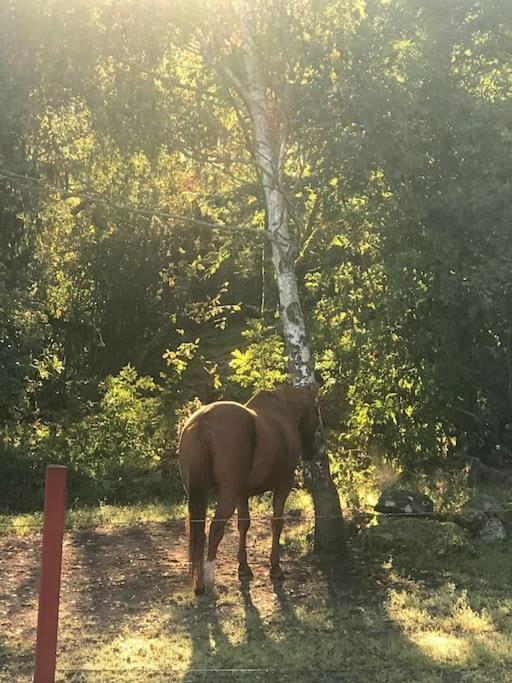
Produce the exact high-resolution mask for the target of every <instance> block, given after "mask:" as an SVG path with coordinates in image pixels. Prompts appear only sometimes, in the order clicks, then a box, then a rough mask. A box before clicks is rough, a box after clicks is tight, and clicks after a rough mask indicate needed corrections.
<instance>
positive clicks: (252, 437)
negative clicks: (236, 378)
mask: <svg viewBox="0 0 512 683" xmlns="http://www.w3.org/2000/svg"><path fill="white" fill-rule="evenodd" d="M317 425H318V412H317V408H316V389H310V388H296V387H292V386H288V385H281V386H278V387H276V388H275V389H273V390H272V391H258V392H257V393H256V394H255V395H254V396H253V397H252V398H251V399H250V401H248V402H247V403H246V404H245V405H242V404H240V403H235V402H232V401H217V402H216V403H211V404H210V405H207V406H204V407H203V408H200V409H199V410H197V411H196V412H195V413H194V414H193V415H192V416H191V417H190V418H189V419H188V421H187V422H186V424H185V426H184V428H183V431H182V433H181V438H180V444H179V462H180V471H181V478H182V480H183V485H184V487H185V490H186V492H187V495H188V510H189V517H190V527H189V535H190V537H189V559H190V575H189V578H190V582H191V584H192V585H193V586H194V589H195V592H196V594H201V593H203V592H204V591H205V588H206V589H208V590H211V589H213V586H214V583H215V558H216V556H217V548H218V546H219V543H220V541H221V540H222V537H223V535H224V528H225V526H226V521H227V520H229V519H230V518H231V516H232V515H233V513H234V511H235V508H237V509H238V530H239V532H240V545H239V550H238V563H239V568H238V575H239V577H240V578H244V577H245V578H251V577H252V572H251V569H250V567H249V565H248V563H247V548H246V537H247V531H248V530H249V525H250V519H249V500H248V499H249V497H250V496H254V495H257V494H260V493H264V492H265V491H273V493H274V498H273V512H274V514H273V518H272V551H271V554H270V576H271V578H272V579H275V580H279V579H282V578H283V570H282V569H281V566H280V564H279V538H280V535H281V530H282V528H283V512H284V505H285V502H286V498H287V497H288V494H289V493H290V489H291V487H292V484H293V479H294V474H295V468H296V467H297V464H298V462H299V458H300V456H301V455H302V457H303V458H304V459H310V458H311V457H312V455H313V447H314V436H315V432H316V428H317ZM210 489H213V490H214V491H215V492H216V494H217V498H218V504H217V509H216V512H215V517H214V519H213V520H212V523H211V525H210V534H209V539H208V556H207V562H206V566H205V565H204V546H205V516H206V508H207V504H208V494H209V491H210Z"/></svg>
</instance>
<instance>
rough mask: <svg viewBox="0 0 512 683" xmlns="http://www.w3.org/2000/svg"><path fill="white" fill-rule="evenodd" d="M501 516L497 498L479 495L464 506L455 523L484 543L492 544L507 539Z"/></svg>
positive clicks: (500, 504) (500, 505)
mask: <svg viewBox="0 0 512 683" xmlns="http://www.w3.org/2000/svg"><path fill="white" fill-rule="evenodd" d="M503 516H504V513H503V504H502V503H501V502H500V501H499V500H498V499H497V498H493V497H492V496H488V495H487V494H484V493H479V494H477V495H475V496H473V497H472V498H470V499H469V500H468V501H467V502H466V503H465V504H464V506H463V508H462V511H461V513H460V514H459V515H458V517H457V519H456V521H457V523H458V524H460V525H461V526H463V527H465V528H466V529H469V530H470V531H471V532H472V533H473V534H474V535H475V536H477V537H478V538H480V539H481V540H482V541H484V542H485V543H493V542H495V541H503V540H505V539H506V538H507V532H506V529H505V525H504V524H503Z"/></svg>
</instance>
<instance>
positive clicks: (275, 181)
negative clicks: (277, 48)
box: [230, 0, 346, 554]
mask: <svg viewBox="0 0 512 683" xmlns="http://www.w3.org/2000/svg"><path fill="white" fill-rule="evenodd" d="M242 12H243V14H242V18H241V33H242V43H243V50H244V70H245V79H244V80H245V82H244V83H241V82H239V81H238V80H237V79H236V77H234V75H233V74H232V73H231V74H230V75H231V78H232V79H233V81H234V85H235V86H236V87H237V88H238V90H239V91H240V92H241V94H242V96H243V98H244V101H245V105H246V107H247V109H248V111H249V115H250V118H251V121H252V126H253V130H254V138H255V157H256V164H257V166H258V169H259V172H260V174H261V179H262V183H263V190H264V195H265V203H266V208H267V221H268V234H269V237H270V243H271V248H272V262H273V265H274V269H275V274H276V280H277V287H278V292H279V303H280V312H281V322H282V326H283V335H284V338H285V344H286V349H287V353H288V357H289V369H290V373H291V376H292V379H293V383H294V385H295V386H311V385H314V384H315V376H314V361H313V355H312V353H311V348H310V345H309V342H308V338H307V334H306V324H305V321H304V315H303V312H302V306H301V302H300V295H299V288H298V285H297V277H296V273H295V259H296V256H297V247H296V244H295V243H294V241H293V239H292V236H291V234H290V229H289V211H288V205H287V199H286V195H285V190H284V183H285V173H284V163H285V154H286V144H287V139H286V138H287V133H286V130H285V125H284V123H283V122H276V121H275V118H276V117H275V116H274V117H272V116H271V112H270V108H269V102H268V96H267V88H266V85H265V82H264V80H263V78H262V76H261V73H260V71H259V60H258V54H257V49H256V46H255V43H254V38H253V33H252V29H253V26H254V21H253V19H252V10H251V4H250V0H248V2H247V3H245V4H244V6H243V8H242ZM319 415H320V414H319ZM304 480H305V484H306V487H307V489H308V491H309V492H310V493H311V495H312V497H313V504H314V508H315V550H316V551H317V552H318V553H320V554H328V553H336V554H340V553H341V554H344V553H345V552H346V548H345V539H344V533H343V519H342V515H341V507H340V502H339V498H338V492H337V491H336V488H335V486H334V484H333V482H332V478H331V473H330V467H329V459H328V457H327V452H326V448H325V433H324V430H323V426H322V422H321V419H320V428H319V430H318V433H317V439H316V448H315V457H314V459H313V460H312V461H311V462H309V463H305V465H304Z"/></svg>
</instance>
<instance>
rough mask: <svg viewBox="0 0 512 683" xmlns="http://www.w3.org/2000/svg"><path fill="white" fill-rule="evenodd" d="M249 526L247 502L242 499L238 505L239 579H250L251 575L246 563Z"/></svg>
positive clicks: (245, 499)
mask: <svg viewBox="0 0 512 683" xmlns="http://www.w3.org/2000/svg"><path fill="white" fill-rule="evenodd" d="M250 526H251V520H250V516H249V501H248V499H247V498H243V499H242V500H241V501H240V502H239V503H238V531H239V533H240V544H239V546H238V577H239V578H240V579H252V577H253V573H252V571H251V568H250V567H249V565H248V563H247V532H248V531H249V527H250Z"/></svg>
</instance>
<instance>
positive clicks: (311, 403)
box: [274, 384, 320, 460]
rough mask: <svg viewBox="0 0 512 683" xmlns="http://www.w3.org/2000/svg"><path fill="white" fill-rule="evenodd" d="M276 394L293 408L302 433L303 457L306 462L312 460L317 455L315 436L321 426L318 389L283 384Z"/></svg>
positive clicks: (276, 389)
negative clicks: (317, 400)
mask: <svg viewBox="0 0 512 683" xmlns="http://www.w3.org/2000/svg"><path fill="white" fill-rule="evenodd" d="M274 393H275V394H276V395H277V396H279V398H282V399H283V400H285V401H286V402H287V403H288V405H289V406H290V407H291V409H292V411H293V413H294V415H295V417H296V419H297V427H298V428H299V432H300V439H301V443H302V457H303V459H304V460H312V458H313V456H314V453H315V436H316V432H317V429H318V427H319V426H320V414H319V412H318V406H317V402H316V399H317V395H318V389H317V387H315V386H312V387H293V386H290V385H289V384H282V385H280V386H278V387H276V388H275V389H274Z"/></svg>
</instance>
